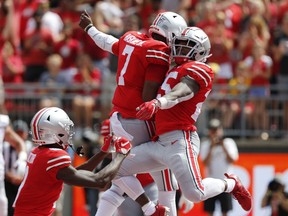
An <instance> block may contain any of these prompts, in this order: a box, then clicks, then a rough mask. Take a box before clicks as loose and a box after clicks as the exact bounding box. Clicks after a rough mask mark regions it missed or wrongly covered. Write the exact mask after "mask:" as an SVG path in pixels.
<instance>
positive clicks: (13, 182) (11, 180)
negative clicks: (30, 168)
mask: <svg viewBox="0 0 288 216" xmlns="http://www.w3.org/2000/svg"><path fill="white" fill-rule="evenodd" d="M12 126H13V129H14V131H15V132H16V133H17V134H18V135H19V136H20V137H21V138H22V139H23V140H24V142H25V147H26V152H27V154H29V152H30V151H31V149H32V147H33V146H32V142H31V141H30V140H28V136H29V128H28V125H27V123H26V122H25V121H23V120H16V121H14V122H13V124H12ZM3 155H4V160H5V190H6V196H7V199H8V216H13V214H14V208H13V207H12V204H13V202H14V200H15V198H16V194H17V191H18V188H19V185H20V183H21V182H22V180H23V177H24V171H25V166H26V163H23V164H22V166H21V167H17V168H16V167H15V166H14V164H15V162H16V161H17V160H18V155H17V152H16V149H15V148H14V147H13V146H11V145H10V143H9V142H7V141H5V142H4V148H3Z"/></svg>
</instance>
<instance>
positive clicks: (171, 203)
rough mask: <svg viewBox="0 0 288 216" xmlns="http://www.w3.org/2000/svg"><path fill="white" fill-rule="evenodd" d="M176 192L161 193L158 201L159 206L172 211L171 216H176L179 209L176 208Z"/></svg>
mask: <svg viewBox="0 0 288 216" xmlns="http://www.w3.org/2000/svg"><path fill="white" fill-rule="evenodd" d="M175 199H176V191H159V193H158V200H159V204H161V205H163V206H166V207H168V208H169V209H170V212H169V215H171V216H174V215H175V216H176V215H177V208H176V201H175Z"/></svg>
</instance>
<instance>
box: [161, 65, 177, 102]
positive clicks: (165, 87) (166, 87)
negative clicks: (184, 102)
mask: <svg viewBox="0 0 288 216" xmlns="http://www.w3.org/2000/svg"><path fill="white" fill-rule="evenodd" d="M177 76H178V72H177V71H173V72H170V73H169V74H168V75H167V76H166V78H165V80H164V82H163V83H162V85H161V89H162V90H163V91H164V92H165V94H167V93H169V92H170V91H171V86H170V85H169V84H168V80H169V79H170V78H171V79H176V78H177ZM161 96H163V95H160V94H158V95H157V98H158V97H161Z"/></svg>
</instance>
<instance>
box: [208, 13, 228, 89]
mask: <svg viewBox="0 0 288 216" xmlns="http://www.w3.org/2000/svg"><path fill="white" fill-rule="evenodd" d="M225 19H226V16H225V13H223V12H217V13H216V23H215V25H214V26H213V31H212V32H211V33H210V38H211V47H212V50H211V54H212V55H211V58H210V59H209V62H215V63H217V64H218V65H219V67H220V68H219V71H218V73H217V74H216V78H215V80H217V82H216V83H219V84H227V83H228V82H229V80H230V79H231V78H232V77H233V68H232V64H231V61H230V53H231V50H232V48H233V46H234V44H233V42H234V41H233V37H234V36H233V33H232V32H231V31H229V30H227V29H226V27H225Z"/></svg>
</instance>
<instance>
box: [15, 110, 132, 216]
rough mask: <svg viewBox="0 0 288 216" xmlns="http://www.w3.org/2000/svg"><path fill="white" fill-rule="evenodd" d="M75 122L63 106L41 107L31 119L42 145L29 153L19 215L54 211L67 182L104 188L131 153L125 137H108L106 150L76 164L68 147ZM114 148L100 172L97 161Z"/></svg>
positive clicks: (17, 202)
mask: <svg viewBox="0 0 288 216" xmlns="http://www.w3.org/2000/svg"><path fill="white" fill-rule="evenodd" d="M73 125H74V124H73V122H72V121H71V120H70V118H69V116H68V115H67V114H66V112H65V111H63V110H62V109H60V108H57V107H49V108H43V109H41V110H40V111H38V112H37V113H36V114H35V115H34V117H33V119H32V121H31V132H32V141H33V143H34V144H36V145H38V146H37V147H36V148H34V149H33V150H32V151H31V153H30V154H29V156H28V159H27V167H26V171H25V174H24V179H23V181H22V183H21V185H20V187H19V190H18V193H17V196H16V199H15V201H14V204H13V207H14V208H15V212H14V215H15V216H17V215H18V216H20V215H21V216H25V215H27V216H28V215H52V213H53V212H54V210H55V202H56V201H57V199H58V198H59V196H60V193H61V191H62V188H63V184H64V183H66V184H69V185H75V186H82V187H91V188H104V187H105V186H106V185H107V184H108V183H109V182H111V180H112V178H113V177H114V176H115V174H116V172H117V170H118V169H119V167H120V164H121V163H122V161H123V160H124V158H125V157H126V156H127V155H128V154H129V151H130V148H131V143H130V142H129V141H128V140H126V139H124V138H113V137H112V136H110V137H108V138H107V139H106V140H105V142H104V145H103V146H102V149H101V150H102V151H99V153H97V154H95V155H94V156H93V157H92V158H90V159H89V160H88V161H87V162H85V163H83V164H82V165H80V166H78V167H76V168H74V167H73V166H72V165H71V158H70V156H69V154H68V153H67V152H66V151H65V150H66V149H67V148H68V147H69V146H70V147H71V148H72V149H73V150H74V148H73V145H72V143H71V139H72V136H73V134H74V131H73ZM110 149H112V150H113V149H114V150H115V152H116V156H115V158H114V160H113V161H112V162H111V163H110V164H109V165H108V166H106V167H105V168H104V169H102V170H101V171H99V172H98V173H93V172H91V171H93V170H94V169H95V168H96V166H97V164H98V163H99V162H101V161H102V159H104V157H105V156H107V155H108V154H109V151H110Z"/></svg>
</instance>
